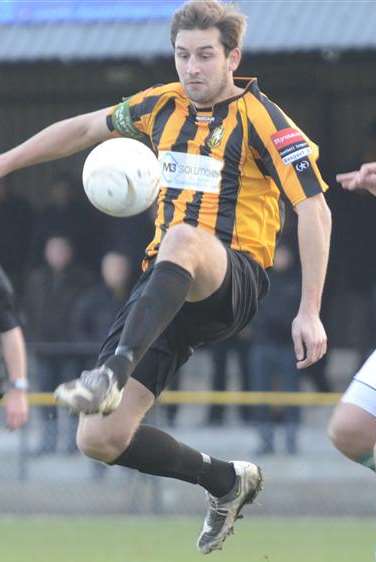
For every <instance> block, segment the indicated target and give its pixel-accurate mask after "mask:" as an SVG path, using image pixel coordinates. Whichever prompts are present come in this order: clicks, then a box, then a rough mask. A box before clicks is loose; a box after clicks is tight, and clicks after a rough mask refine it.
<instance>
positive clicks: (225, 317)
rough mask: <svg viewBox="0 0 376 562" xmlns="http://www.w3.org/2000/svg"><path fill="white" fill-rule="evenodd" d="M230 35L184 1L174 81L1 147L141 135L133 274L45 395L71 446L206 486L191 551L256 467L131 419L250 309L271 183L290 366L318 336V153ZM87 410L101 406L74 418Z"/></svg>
mask: <svg viewBox="0 0 376 562" xmlns="http://www.w3.org/2000/svg"><path fill="white" fill-rule="evenodd" d="M244 30H245V18H244V16H243V15H242V14H241V13H239V12H238V11H236V10H235V9H234V8H233V7H232V6H230V5H228V4H224V3H221V2H219V1H216V0H200V1H191V2H188V3H186V4H184V5H183V6H182V7H181V8H180V9H179V10H178V11H177V12H176V13H175V15H174V17H173V19H172V24H171V41H172V45H173V48H174V54H175V65H176V70H177V74H178V77H179V82H176V83H172V84H167V85H162V86H161V85H159V86H154V87H151V88H149V89H147V90H145V91H142V92H139V93H137V94H135V95H133V96H131V97H129V98H128V99H126V100H124V101H123V102H121V103H120V104H119V105H117V106H116V107H113V108H106V109H103V110H100V111H97V112H94V113H91V114H87V115H81V116H78V117H75V118H72V119H68V120H66V121H62V122H59V123H56V124H54V125H52V126H50V127H48V128H47V129H45V130H43V131H41V132H40V133H38V134H37V135H36V136H34V137H32V138H31V139H29V140H28V141H26V142H25V143H23V144H21V145H20V146H18V147H16V148H14V149H13V150H10V151H9V152H7V153H5V154H3V155H2V156H0V175H1V174H6V173H9V172H11V171H13V170H15V169H17V168H21V167H24V166H27V165H30V164H35V163H37V162H42V161H46V160H53V159H56V158H59V157H63V156H67V155H69V154H72V153H74V152H77V151H79V150H82V149H84V148H87V147H89V146H91V145H93V144H95V143H97V142H100V141H104V140H106V139H109V138H111V137H115V136H119V135H120V136H122V135H123V136H129V137H133V138H135V139H139V140H141V141H148V142H149V143H150V144H151V145H152V147H153V148H154V151H155V153H156V154H157V155H158V158H159V160H160V164H161V170H162V180H161V190H160V195H159V199H158V213H157V218H156V223H155V227H156V228H155V236H154V239H153V241H152V242H151V244H150V245H149V246H148V248H147V249H146V257H145V261H144V274H143V276H142V277H141V279H140V281H139V283H138V284H137V286H136V287H135V289H134V290H133V292H132V294H131V296H130V298H129V300H128V301H127V303H126V304H125V306H124V307H123V309H122V310H121V311H120V313H119V315H118V317H117V319H116V320H115V323H114V325H113V327H112V329H111V331H110V334H109V336H108V338H107V340H106V341H105V343H104V345H103V347H102V350H101V352H100V356H99V360H98V367H97V368H96V369H93V370H92V371H84V372H83V373H82V375H81V377H80V378H79V379H76V380H73V381H71V382H69V383H66V384H65V385H62V386H60V387H58V389H57V391H56V397H57V399H58V401H59V402H61V403H62V404H64V405H66V406H67V407H69V408H71V409H72V410H75V411H79V412H81V413H82V414H83V415H82V416H81V419H80V423H79V430H78V445H79V448H80V449H81V450H82V451H83V452H84V453H85V454H87V455H89V456H90V457H93V458H96V459H99V460H102V461H104V462H106V463H108V464H117V465H122V466H127V467H130V468H135V469H137V470H139V471H141V472H144V473H148V474H154V475H159V476H165V477H170V478H176V479H179V480H183V481H186V482H190V483H192V484H200V485H201V486H202V487H203V488H204V489H205V490H206V491H207V493H208V500H209V507H208V512H207V516H206V519H205V522H204V527H203V530H202V532H201V534H200V536H199V539H198V548H199V550H200V551H201V552H202V553H204V554H207V553H209V552H211V551H213V550H215V549H219V548H221V546H222V543H223V541H224V540H225V538H226V537H227V535H229V534H230V533H231V532H232V531H233V526H234V523H235V521H236V519H237V518H238V517H239V513H240V511H241V509H242V508H243V506H244V505H245V504H246V503H251V502H252V501H253V500H254V498H255V497H256V495H257V494H258V492H259V490H260V489H261V484H262V476H261V472H260V469H259V468H258V467H257V466H256V465H254V464H253V463H249V462H245V461H232V462H224V461H222V460H218V459H216V458H213V457H210V456H208V455H207V454H204V453H200V452H198V451H196V450H194V449H192V448H190V447H188V446H186V445H184V444H183V443H179V442H177V441H176V440H175V439H173V438H172V437H171V436H169V435H168V434H166V433H164V432H162V431H160V430H159V429H157V428H154V427H149V426H146V425H143V424H142V423H141V422H142V419H143V417H144V416H145V414H146V412H147V411H148V410H149V409H150V408H151V407H152V405H153V403H154V401H155V399H156V397H157V396H158V395H159V394H160V392H161V391H162V390H163V389H164V387H165V386H166V384H167V382H168V380H169V379H170V377H171V376H173V374H174V373H175V372H176V370H177V369H178V367H179V366H180V365H182V364H183V363H184V362H185V361H186V360H187V359H188V357H189V356H190V354H191V353H192V350H193V349H194V348H196V347H197V346H198V345H200V344H203V343H206V342H213V341H219V340H221V339H224V338H228V337H230V336H232V335H234V334H236V333H238V332H239V331H240V330H241V329H242V328H243V327H244V326H245V325H246V324H247V323H248V322H249V321H250V319H251V318H252V316H253V315H254V314H255V312H256V311H257V308H258V306H259V304H260V301H261V300H262V298H263V297H264V296H265V294H266V292H267V288H268V277H267V274H266V269H267V268H269V267H270V266H271V265H272V263H273V256H274V250H275V243H276V237H277V234H278V232H279V230H280V229H281V222H282V221H281V217H280V212H279V198H280V194H281V192H282V191H283V192H284V193H285V194H286V196H287V197H288V198H289V199H290V201H291V203H292V204H293V205H294V208H295V210H296V212H297V215H298V232H299V246H300V256H301V263H302V295H301V302H300V307H299V310H298V312H297V315H296V318H295V319H294V322H293V326H292V335H293V342H294V347H295V353H296V360H297V365H298V367H299V368H304V367H307V366H308V365H311V364H312V363H314V362H316V361H318V360H319V359H320V358H321V357H322V356H323V355H324V354H325V352H326V345H327V342H326V334H325V330H324V327H323V325H322V323H321V321H320V316H319V313H320V303H321V295H322V289H323V284H324V278H325V273H326V267H327V260H328V247H329V238H330V229H331V218H330V212H329V210H328V207H327V205H326V202H325V199H324V196H323V192H324V191H325V190H326V188H327V186H326V184H325V183H324V181H323V180H322V178H321V176H320V172H319V170H318V167H317V164H316V160H317V157H318V149H317V147H316V145H315V144H314V143H312V142H311V141H310V140H309V139H308V138H307V136H306V135H305V134H304V133H303V132H302V131H301V130H300V129H298V127H297V126H296V125H295V124H294V123H293V121H292V120H291V119H289V118H288V117H287V116H286V115H285V114H284V113H283V111H282V110H281V109H279V107H278V106H277V105H275V104H274V103H273V102H272V101H270V100H269V99H268V98H267V97H266V96H265V95H264V94H262V93H261V91H260V90H259V87H258V84H257V80H256V79H254V78H251V79H247V80H246V82H244V81H237V80H236V79H234V72H235V71H236V69H237V68H238V65H239V63H240V58H241V49H240V47H241V40H242V36H243V33H244ZM98 412H100V413H102V414H109V413H111V412H112V413H111V415H107V416H101V415H85V414H95V413H98Z"/></svg>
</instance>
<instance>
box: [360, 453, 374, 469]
mask: <svg viewBox="0 0 376 562" xmlns="http://www.w3.org/2000/svg"><path fill="white" fill-rule="evenodd" d="M356 462H358V463H359V464H362V465H363V466H365V467H367V468H370V469H371V470H373V471H374V472H376V466H375V457H374V456H373V453H366V454H365V455H362V456H361V457H359V458H358V459H356Z"/></svg>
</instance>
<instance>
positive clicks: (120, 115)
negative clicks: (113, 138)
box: [107, 88, 160, 142]
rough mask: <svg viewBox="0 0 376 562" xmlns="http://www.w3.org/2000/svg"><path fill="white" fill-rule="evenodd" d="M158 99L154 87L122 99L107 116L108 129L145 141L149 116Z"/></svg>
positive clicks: (148, 134)
mask: <svg viewBox="0 0 376 562" xmlns="http://www.w3.org/2000/svg"><path fill="white" fill-rule="evenodd" d="M159 99H160V96H159V95H155V93H154V88H149V89H148V90H144V91H142V92H139V93H138V94H135V95H133V96H130V97H129V98H125V99H123V101H122V102H121V103H119V104H118V105H116V106H114V107H113V108H112V111H111V112H110V113H109V115H108V117H107V125H108V127H109V129H110V130H113V131H117V132H118V133H119V134H120V135H121V136H123V137H130V138H133V139H135V140H140V141H143V142H145V141H146V140H147V139H148V138H150V135H151V118H152V114H153V110H154V108H155V107H156V105H157V103H158V101H159Z"/></svg>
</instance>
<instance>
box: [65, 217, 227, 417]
mask: <svg viewBox="0 0 376 562" xmlns="http://www.w3.org/2000/svg"><path fill="white" fill-rule="evenodd" d="M226 267H227V255H226V251H225V249H224V247H223V246H222V244H221V243H220V242H219V241H218V240H217V239H216V238H215V237H214V236H212V235H211V234H209V233H207V232H206V231H205V230H202V229H199V228H194V227H191V226H189V225H177V226H175V227H173V228H171V229H170V231H169V232H168V233H167V235H166V236H165V238H164V240H163V242H162V244H161V248H160V250H159V253H158V257H157V260H156V264H155V265H154V266H153V270H152V273H151V275H150V277H149V279H148V282H147V283H146V284H145V287H144V289H143V291H142V293H141V294H140V295H139V298H138V299H137V300H136V301H135V302H134V304H133V305H132V308H131V310H130V312H129V314H128V316H127V318H126V320H125V324H124V327H123V330H122V333H121V335H120V339H119V344H118V347H117V350H116V353H115V355H113V356H112V357H110V358H109V359H108V360H107V361H106V362H105V364H104V365H102V366H101V367H100V368H98V369H94V370H92V371H85V372H84V373H83V374H82V375H81V377H80V378H79V379H76V380H74V381H70V382H69V383H66V384H64V385H60V386H59V387H58V388H57V390H56V392H55V396H56V399H57V401H58V402H59V403H60V404H62V405H65V406H67V407H68V408H70V409H71V410H73V411H76V412H83V413H85V414H94V413H103V414H108V413H109V412H111V411H113V410H115V409H116V408H117V407H118V405H119V403H120V401H121V394H122V389H123V387H124V385H125V383H126V381H127V380H128V378H129V376H130V375H131V374H132V372H133V371H134V369H135V367H136V365H137V364H138V362H139V361H140V359H141V358H142V357H143V355H144V354H145V352H146V351H147V349H148V348H149V347H150V345H151V344H152V343H153V341H155V340H156V339H157V337H158V336H159V335H160V334H161V333H162V332H163V331H164V330H165V328H166V327H167V326H168V325H169V323H170V322H171V321H172V319H173V318H174V317H175V316H176V314H177V312H178V311H179V310H180V309H181V307H182V306H183V305H184V303H185V301H186V300H188V301H199V300H203V299H205V298H207V297H208V296H209V295H211V294H212V293H214V292H215V291H216V290H217V289H218V288H219V287H220V285H221V283H222V281H223V278H224V276H225V272H226Z"/></svg>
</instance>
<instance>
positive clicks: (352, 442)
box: [329, 162, 376, 471]
mask: <svg viewBox="0 0 376 562" xmlns="http://www.w3.org/2000/svg"><path fill="white" fill-rule="evenodd" d="M337 181H338V182H339V183H340V184H341V185H342V187H343V188H344V189H347V190H349V191H354V190H359V189H366V190H367V191H369V192H370V193H372V195H376V162H370V163H368V164H363V165H362V166H361V168H360V169H359V170H355V171H353V172H348V173H345V174H338V175H337ZM375 373H376V351H374V352H373V353H372V354H371V356H370V357H369V358H368V359H367V361H366V362H365V363H364V365H363V366H362V367H361V368H360V370H359V371H358V373H357V374H356V375H355V376H354V378H353V380H352V382H351V384H350V386H349V387H348V389H347V390H346V392H345V393H344V395H343V396H342V399H341V401H340V403H339V404H338V406H337V408H336V409H335V411H334V414H333V416H332V419H331V420H330V424H329V435H330V438H331V440H332V442H333V444H334V445H335V447H336V448H337V449H338V450H339V451H341V453H343V454H344V455H345V456H346V457H348V458H349V459H351V460H353V461H355V462H357V463H359V464H362V465H364V466H366V467H368V468H370V469H371V470H373V471H376V375H375Z"/></svg>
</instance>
